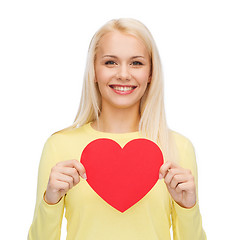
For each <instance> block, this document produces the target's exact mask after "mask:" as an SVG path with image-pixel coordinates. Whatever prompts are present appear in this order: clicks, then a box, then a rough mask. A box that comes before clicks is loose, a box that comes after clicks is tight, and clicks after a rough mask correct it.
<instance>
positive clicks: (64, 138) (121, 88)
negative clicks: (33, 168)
mask: <svg viewBox="0 0 240 240" xmlns="http://www.w3.org/2000/svg"><path fill="white" fill-rule="evenodd" d="M138 139H140V140H138ZM103 140H104V143H103ZM146 140H150V141H146ZM152 149H154V151H153V150H152ZM110 153H111V154H110ZM106 159H107V161H106ZM152 163H154V164H152ZM104 164H105V165H104ZM96 166H97V167H96ZM130 166H131V167H130ZM106 169H107V171H106ZM103 172H105V174H104V176H102V175H101V174H103ZM88 173H89V175H88ZM143 175H144V176H143ZM109 176H110V177H109ZM136 176H137V177H140V178H141V179H140V180H141V181H140V180H138V178H136ZM146 176H147V178H146ZM97 177H99V178H97ZM114 179H115V180H114ZM149 179H152V180H153V181H152V182H151V183H153V184H152V185H151V186H150V187H149V186H147V187H146V188H144V186H146V183H148V181H149ZM163 179H164V181H163ZM92 183H93V184H95V185H94V186H95V187H96V184H97V191H95V190H96V188H94V187H93V185H91V184H92ZM115 183H117V185H116V184H115ZM139 183H141V184H139ZM154 184H155V185H154ZM116 186H118V187H116ZM130 186H131V189H130V188H129V187H130ZM129 189H130V190H129ZM127 190H128V191H127ZM143 190H144V191H143ZM99 192H101V193H106V192H107V193H108V196H107V197H109V196H110V197H111V198H113V199H115V200H117V204H118V205H119V204H120V205H124V209H122V208H120V209H122V211H120V212H119V211H118V209H116V208H114V207H113V205H111V204H109V202H108V201H107V200H106V198H105V197H104V195H102V194H101V193H100V194H99ZM143 192H144V194H140V197H139V193H143ZM119 193H121V194H120V195H121V196H122V198H119V197H117V196H119V195H117V194H119ZM123 195H125V196H124V197H123ZM136 196H137V201H134V204H130V206H128V207H127V208H125V203H126V202H127V203H129V200H131V199H132V198H133V197H136ZM119 199H122V200H123V201H124V202H121V201H119ZM125 201H126V202H125ZM130 202H131V201H130ZM64 207H66V215H65V217H66V219H67V221H68V225H67V226H68V228H67V231H68V232H67V239H68V240H76V239H82V240H96V239H97V240H108V239H109V240H110V239H111V240H112V239H114V240H122V239H125V240H146V239H148V240H170V239H171V237H170V230H169V229H170V228H171V226H172V230H173V236H174V240H180V239H184V240H193V239H194V240H205V239H206V234H205V232H204V230H203V227H202V218H201V214H200V210H199V204H198V179H197V164H196V157H195V152H194V147H193V145H192V143H191V142H190V140H189V139H188V138H186V137H184V136H183V135H181V134H180V133H177V132H175V131H173V130H171V129H169V128H168V126H167V122H166V117H165V109H164V94H163V77H162V69H161V62H160V57H159V54H158V50H157V47H156V44H155V42H154V40H153V37H152V35H151V33H150V32H149V30H148V29H147V28H146V27H145V26H144V25H143V24H142V23H141V22H139V21H137V20H135V19H125V18H123V19H117V20H111V21H109V22H107V23H106V24H105V25H104V26H102V27H101V28H100V29H99V30H98V31H97V32H96V34H95V35H94V36H93V39H92V41H91V43H90V46H89V51H88V59H87V64H86V70H85V75H84V82H83V87H82V96H81V101H80V106H79V109H78V113H77V116H76V118H75V121H74V123H73V124H72V125H71V126H69V127H67V128H65V129H62V130H60V131H58V132H55V133H54V134H52V135H51V136H50V137H49V138H48V139H47V141H46V143H45V145H44V149H43V152H42V156H41V160H40V164H39V173H38V186H37V201H36V206H35V212H34V217H33V222H32V225H31V227H30V229H29V234H28V239H29V240H35V239H51V240H59V239H60V235H61V223H62V217H63V212H64Z"/></svg>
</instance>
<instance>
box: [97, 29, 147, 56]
mask: <svg viewBox="0 0 240 240" xmlns="http://www.w3.org/2000/svg"><path fill="white" fill-rule="evenodd" d="M97 54H103V55H104V54H112V55H117V56H122V55H129V56H133V55H143V56H147V55H148V52H147V49H146V47H145V45H144V43H143V41H142V40H140V39H138V38H136V37H135V36H133V35H129V34H124V33H121V32H119V31H115V32H109V33H107V34H105V35H104V36H103V37H102V38H101V39H100V41H99V46H98V51H97Z"/></svg>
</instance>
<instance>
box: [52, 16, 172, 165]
mask: <svg viewBox="0 0 240 240" xmlns="http://www.w3.org/2000/svg"><path fill="white" fill-rule="evenodd" d="M112 31H120V32H121V33H124V34H130V35H132V36H135V37H137V38H138V39H141V40H142V41H143V43H144V44H145V46H146V48H147V50H148V53H149V56H150V59H151V82H150V83H149V84H148V86H147V89H146V91H145V93H144V95H143V97H142V98H141V102H140V122H139V132H140V133H141V135H142V136H143V137H147V138H149V139H151V140H152V141H154V142H156V143H157V144H158V145H159V146H160V148H161V150H162V152H163V155H164V158H165V161H168V160H170V161H175V160H176V146H175V142H174V140H173V137H172V132H171V130H170V129H169V128H168V126H167V122H166V116H165V108H164V91H163V87H164V86H163V73H162V65H161V61H160V56H159V53H158V49H157V46H156V44H155V41H154V39H153V37H152V35H151V33H150V31H149V30H148V29H147V27H146V26H145V25H144V24H142V23H141V22H140V21H138V20H135V19H131V18H120V19H113V20H111V21H108V22H107V23H106V24H105V25H103V26H102V27H101V28H100V29H99V30H98V31H97V32H96V33H95V35H94V36H93V38H92V40H91V42H90V45H89V49H88V55H87V62H86V68H85V73H84V81H83V86H82V95H81V99H80V105H79V109H78V112H77V116H76V118H75V120H74V122H73V124H72V125H71V126H69V127H67V128H64V129H62V130H60V131H58V132H62V131H66V130H69V129H72V128H78V127H80V126H82V125H84V124H86V123H89V122H91V121H94V120H98V117H99V115H100V113H101V94H100V92H99V89H98V87H97V84H96V83H95V81H94V79H95V70H94V62H95V56H96V52H97V49H98V43H99V41H100V39H101V38H102V37H103V36H104V35H105V34H106V33H108V32H112ZM58 132H55V133H58ZM55 133H54V134H55Z"/></svg>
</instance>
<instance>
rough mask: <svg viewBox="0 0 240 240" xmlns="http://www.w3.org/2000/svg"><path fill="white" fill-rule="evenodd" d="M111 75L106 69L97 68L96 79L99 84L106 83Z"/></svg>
mask: <svg viewBox="0 0 240 240" xmlns="http://www.w3.org/2000/svg"><path fill="white" fill-rule="evenodd" d="M112 75H113V73H112V72H111V71H109V70H108V69H106V68H97V69H96V79H97V80H98V81H99V82H108V80H109V78H111V77H112Z"/></svg>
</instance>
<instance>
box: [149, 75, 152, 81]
mask: <svg viewBox="0 0 240 240" xmlns="http://www.w3.org/2000/svg"><path fill="white" fill-rule="evenodd" d="M151 80H152V75H150V76H149V77H148V83H150V82H151Z"/></svg>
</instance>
